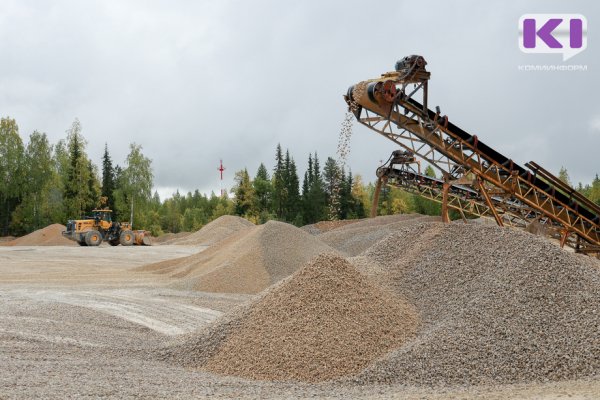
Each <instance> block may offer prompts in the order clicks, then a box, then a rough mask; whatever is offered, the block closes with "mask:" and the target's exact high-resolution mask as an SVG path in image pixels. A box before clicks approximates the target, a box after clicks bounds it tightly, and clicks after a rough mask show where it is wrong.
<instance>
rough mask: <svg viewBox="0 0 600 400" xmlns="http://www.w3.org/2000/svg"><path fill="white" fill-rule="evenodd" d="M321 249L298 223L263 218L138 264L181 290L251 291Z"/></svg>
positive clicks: (323, 248) (286, 273)
mask: <svg viewBox="0 0 600 400" xmlns="http://www.w3.org/2000/svg"><path fill="white" fill-rule="evenodd" d="M207 226H208V225H207ZM324 252H330V253H331V252H335V250H334V249H332V248H331V247H329V246H327V245H326V244H324V243H323V242H321V241H320V240H319V239H318V238H316V237H314V236H312V235H310V234H309V233H307V232H305V231H303V230H302V229H300V228H297V227H295V226H293V225H290V224H286V223H283V222H277V221H269V222H267V223H265V224H263V225H260V226H253V227H251V228H250V229H244V230H241V231H239V232H237V233H235V234H232V235H230V236H229V237H228V238H226V239H224V240H222V241H220V242H219V243H217V244H215V245H213V246H211V247H209V248H208V249H207V250H205V251H203V252H200V253H198V254H194V255H192V256H188V257H184V258H179V259H175V260H167V261H163V262H160V263H155V264H150V265H147V266H144V267H141V268H139V270H142V271H151V272H155V273H162V274H169V275H170V276H172V277H174V278H176V283H175V286H177V287H180V288H184V289H187V290H199V291H204V292H220V293H247V294H254V293H259V292H261V291H262V290H264V289H266V288H267V287H269V286H271V285H273V284H274V283H276V282H278V281H280V280H281V279H283V278H285V277H287V276H289V275H291V274H292V273H294V272H295V271H296V270H297V269H298V268H300V267H301V266H302V265H304V264H305V263H306V262H308V261H309V260H310V259H312V258H313V257H315V256H317V255H318V254H321V253H324Z"/></svg>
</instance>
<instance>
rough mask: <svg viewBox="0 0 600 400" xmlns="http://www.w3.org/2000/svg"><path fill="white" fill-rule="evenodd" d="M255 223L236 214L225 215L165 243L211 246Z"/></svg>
mask: <svg viewBox="0 0 600 400" xmlns="http://www.w3.org/2000/svg"><path fill="white" fill-rule="evenodd" d="M253 226H254V224H253V223H252V222H250V221H248V220H247V219H244V218H242V217H238V216H235V215H223V216H222V217H219V218H217V219H215V220H214V221H211V222H209V223H208V224H206V225H204V226H203V227H202V229H200V230H199V231H197V232H194V233H192V234H190V235H187V236H184V237H182V238H176V239H174V240H171V241H169V242H168V243H165V244H179V245H188V246H210V245H213V244H215V243H218V242H220V241H221V240H223V239H226V238H227V237H229V236H231V235H232V234H234V233H236V232H239V231H242V230H247V229H248V228H250V227H253Z"/></svg>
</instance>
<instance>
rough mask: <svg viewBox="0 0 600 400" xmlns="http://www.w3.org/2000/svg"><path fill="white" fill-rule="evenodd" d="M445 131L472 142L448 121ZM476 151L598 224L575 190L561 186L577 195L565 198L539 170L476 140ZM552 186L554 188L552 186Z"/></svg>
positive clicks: (599, 211)
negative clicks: (508, 168) (529, 177)
mask: <svg viewBox="0 0 600 400" xmlns="http://www.w3.org/2000/svg"><path fill="white" fill-rule="evenodd" d="M408 102H410V103H411V104H412V105H413V106H414V107H416V108H419V109H423V105H422V104H421V103H419V102H418V101H416V100H415V99H412V98H410V99H408ZM427 113H428V116H429V118H430V119H433V118H435V115H436V114H435V112H433V111H432V110H429V109H428V110H427ZM447 129H448V130H449V131H450V132H452V133H453V134H455V135H457V136H458V137H460V138H461V139H462V140H464V141H466V142H469V143H471V142H473V141H474V140H473V135H470V134H469V133H467V132H465V131H464V130H462V129H461V128H460V127H458V126H456V125H454V124H453V123H452V122H450V121H448V128H447ZM477 149H478V150H479V151H480V152H481V153H482V154H484V155H485V156H486V157H487V158H489V159H490V160H492V161H495V162H496V163H498V164H501V165H508V164H510V163H512V169H513V170H515V171H518V173H519V175H520V176H521V177H523V178H526V177H527V176H528V174H533V176H532V179H531V183H532V184H534V185H535V186H537V187H538V188H540V189H542V190H543V191H545V192H547V193H552V191H553V190H554V193H553V194H552V195H553V196H554V197H556V199H557V200H559V201H560V202H561V203H564V204H567V205H569V206H570V207H573V208H575V209H576V210H578V211H579V212H580V213H581V214H583V215H585V216H586V217H587V218H589V219H590V220H592V221H594V222H596V223H600V207H598V206H595V210H594V211H595V212H592V211H591V210H590V209H591V208H592V207H590V203H591V201H589V200H587V202H584V201H582V200H581V198H580V196H581V195H580V194H579V193H577V191H576V190H575V189H573V188H570V187H569V186H568V185H566V184H563V185H562V186H563V188H565V187H566V188H567V189H563V190H568V191H570V192H571V194H573V193H577V194H579V196H573V195H571V196H567V195H566V194H563V193H562V192H561V191H560V190H557V189H560V188H559V187H555V186H557V183H556V181H554V182H548V180H549V179H548V178H547V175H545V177H546V179H547V180H546V181H544V180H542V179H540V178H538V177H537V173H536V172H538V171H539V169H538V171H536V170H533V172H530V171H528V170H526V169H525V168H523V167H521V166H520V165H518V164H517V163H515V162H513V161H512V160H511V159H509V158H508V157H506V156H504V155H502V154H500V153H499V152H497V151H496V150H494V149H492V148H491V147H489V146H488V145H486V144H485V143H483V142H481V141H479V140H478V144H477ZM544 171H545V170H544ZM553 184H554V185H555V186H553ZM581 197H582V196H581ZM591 204H593V203H591Z"/></svg>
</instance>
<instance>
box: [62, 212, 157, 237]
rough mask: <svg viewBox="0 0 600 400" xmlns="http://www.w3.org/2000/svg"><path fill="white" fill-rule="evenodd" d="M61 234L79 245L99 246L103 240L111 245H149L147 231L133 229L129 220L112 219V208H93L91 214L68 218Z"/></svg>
mask: <svg viewBox="0 0 600 400" xmlns="http://www.w3.org/2000/svg"><path fill="white" fill-rule="evenodd" d="M62 235H63V236H64V237H66V238H67V239H71V240H73V241H75V242H77V243H79V245H80V246H100V244H101V243H102V242H103V241H106V242H108V243H109V244H110V245H111V246H118V245H119V244H121V245H123V246H131V245H144V246H150V245H151V240H150V233H149V232H147V231H144V230H133V229H132V227H131V224H130V223H129V222H115V221H113V220H112V210H93V211H92V215H91V216H87V217H84V218H83V219H77V220H69V221H68V222H67V230H66V231H63V232H62Z"/></svg>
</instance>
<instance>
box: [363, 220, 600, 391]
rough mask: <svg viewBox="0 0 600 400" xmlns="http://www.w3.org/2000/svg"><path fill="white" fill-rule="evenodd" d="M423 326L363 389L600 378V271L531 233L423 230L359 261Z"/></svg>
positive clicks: (411, 230)
mask: <svg viewBox="0 0 600 400" xmlns="http://www.w3.org/2000/svg"><path fill="white" fill-rule="evenodd" d="M356 259H357V260H356V261H363V263H359V262H357V264H358V265H360V266H361V267H360V268H361V270H362V271H363V272H364V273H366V274H368V275H369V276H371V277H372V279H373V280H374V281H377V282H379V283H380V284H381V285H383V286H385V287H386V288H387V289H389V290H392V291H393V292H395V293H399V294H402V295H404V296H406V297H407V299H408V300H409V301H410V302H412V303H413V304H414V305H415V306H416V307H417V309H418V311H419V314H420V316H421V317H422V319H423V324H422V328H421V330H420V331H419V333H418V335H417V337H416V338H415V339H414V340H412V341H411V342H409V343H408V344H407V345H405V346H403V347H400V348H398V349H396V350H395V351H393V352H391V353H390V354H388V355H387V356H386V357H385V358H383V359H382V360H379V361H378V362H376V363H375V364H373V365H371V366H370V367H369V368H367V369H366V370H365V371H364V372H363V373H361V374H360V375H359V376H358V377H357V378H356V381H358V382H360V383H363V384H364V383H405V384H425V385H446V384H451V385H455V384H459V385H462V384H497V383H518V382H532V381H559V380H569V379H579V378H594V377H597V376H598V375H599V374H600V263H599V262H597V260H594V259H592V258H590V257H586V256H583V255H577V254H572V253H569V252H566V251H564V250H561V249H560V248H558V247H557V246H555V245H554V244H552V243H550V242H549V241H548V240H546V239H544V238H541V237H536V236H534V235H531V234H529V233H527V232H523V231H518V230H515V229H509V228H499V227H497V226H488V225H482V224H463V223H452V224H448V225H442V224H417V225H413V226H407V227H404V228H401V229H399V230H398V231H397V232H396V233H394V234H392V235H390V236H388V237H387V238H385V239H384V240H382V241H379V242H378V243H377V244H376V245H374V246H372V247H371V248H370V249H368V250H367V251H366V252H365V253H363V254H361V255H360V256H359V257H356Z"/></svg>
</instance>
